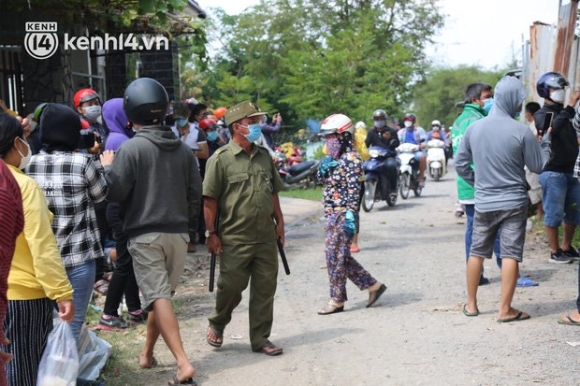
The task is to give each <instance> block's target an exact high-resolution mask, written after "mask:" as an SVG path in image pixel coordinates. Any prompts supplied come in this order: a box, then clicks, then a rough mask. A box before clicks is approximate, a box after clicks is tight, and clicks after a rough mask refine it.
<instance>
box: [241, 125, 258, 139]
mask: <svg viewBox="0 0 580 386" xmlns="http://www.w3.org/2000/svg"><path fill="white" fill-rule="evenodd" d="M240 126H242V127H247V128H248V130H250V132H249V133H248V134H244V137H246V139H247V140H248V141H249V142H256V141H257V140H258V139H260V135H262V128H261V126H260V124H259V123H254V124H252V125H249V126H244V125H240Z"/></svg>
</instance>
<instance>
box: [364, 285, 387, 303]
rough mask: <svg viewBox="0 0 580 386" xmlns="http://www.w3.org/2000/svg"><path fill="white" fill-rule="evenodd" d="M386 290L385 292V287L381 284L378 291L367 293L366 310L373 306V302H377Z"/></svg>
mask: <svg viewBox="0 0 580 386" xmlns="http://www.w3.org/2000/svg"><path fill="white" fill-rule="evenodd" d="M386 290H387V286H386V285H384V284H381V286H380V287H379V289H378V290H376V291H372V292H370V291H369V302H368V303H367V308H369V307H370V306H372V305H373V304H375V302H376V301H377V300H379V298H380V297H381V295H382V294H384V293H385V291H386Z"/></svg>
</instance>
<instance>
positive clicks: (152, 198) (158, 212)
mask: <svg viewBox="0 0 580 386" xmlns="http://www.w3.org/2000/svg"><path fill="white" fill-rule="evenodd" d="M106 180H107V185H109V195H108V196H107V198H108V199H109V200H110V201H113V202H118V203H119V204H120V206H121V217H122V218H123V225H124V226H123V230H124V231H125V233H127V234H128V235H129V237H135V236H139V235H142V234H145V233H151V232H159V233H188V222H189V220H190V219H194V220H196V219H197V216H198V214H199V209H200V207H201V177H200V174H199V168H198V165H197V162H196V160H195V156H194V155H193V152H192V151H191V149H190V148H189V147H187V145H186V144H185V143H183V142H182V141H181V140H179V139H177V138H176V137H175V135H174V134H173V132H172V131H171V129H170V128H169V127H167V126H148V127H144V128H142V129H140V130H139V131H138V132H137V134H135V136H134V137H133V138H131V139H130V140H128V141H127V142H125V143H124V144H123V146H121V147H120V148H119V150H118V151H117V153H116V155H115V160H114V162H113V165H112V166H111V167H110V168H108V170H107V173H106Z"/></svg>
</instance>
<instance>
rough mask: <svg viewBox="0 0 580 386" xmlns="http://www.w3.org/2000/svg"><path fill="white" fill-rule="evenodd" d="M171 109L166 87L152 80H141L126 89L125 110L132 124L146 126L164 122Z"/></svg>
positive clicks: (133, 82) (136, 80) (135, 81)
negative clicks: (168, 109)
mask: <svg viewBox="0 0 580 386" xmlns="http://www.w3.org/2000/svg"><path fill="white" fill-rule="evenodd" d="M168 107H169V96H168V95H167V91H165V87H163V86H162V85H161V83H159V82H158V81H156V80H154V79H151V78H139V79H135V80H134V81H132V82H131V83H130V84H129V86H127V89H125V98H124V102H123V109H124V110H125V114H127V119H129V122H132V123H140V124H144V125H151V124H160V123H161V122H163V119H164V118H165V115H166V114H167V108H168Z"/></svg>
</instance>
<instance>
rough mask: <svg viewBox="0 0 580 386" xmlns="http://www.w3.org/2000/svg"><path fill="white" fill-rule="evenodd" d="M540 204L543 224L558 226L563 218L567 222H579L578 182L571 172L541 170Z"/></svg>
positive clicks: (579, 193)
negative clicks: (542, 208) (542, 211)
mask: <svg viewBox="0 0 580 386" xmlns="http://www.w3.org/2000/svg"><path fill="white" fill-rule="evenodd" d="M540 185H542V206H543V207H544V213H545V215H544V225H546V226H549V227H551V228H558V227H559V226H560V224H561V223H562V220H564V222H565V223H567V224H573V225H579V224H580V209H579V207H578V206H579V205H580V184H579V183H578V179H577V178H575V177H574V176H573V175H572V173H558V172H550V171H546V172H542V173H541V174H540Z"/></svg>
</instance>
